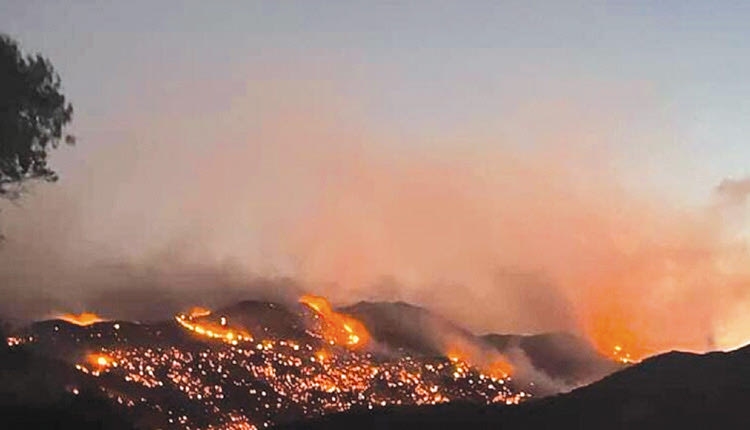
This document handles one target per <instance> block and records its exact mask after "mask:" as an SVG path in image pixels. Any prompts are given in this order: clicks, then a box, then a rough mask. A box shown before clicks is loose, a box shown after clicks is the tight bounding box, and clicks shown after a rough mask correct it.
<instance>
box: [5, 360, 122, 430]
mask: <svg viewBox="0 0 750 430" xmlns="http://www.w3.org/2000/svg"><path fill="white" fill-rule="evenodd" d="M0 428H3V429H9V430H10V429H19V430H20V429H24V430H26V429H76V430H87V429H113V430H120V429H122V430H126V429H132V428H133V426H132V424H131V422H130V421H129V420H128V418H127V416H126V412H125V410H124V409H118V408H115V407H114V406H113V405H112V404H111V402H109V401H108V400H107V399H106V398H105V397H104V396H103V395H102V393H101V391H99V389H98V388H97V386H96V384H95V383H93V382H92V381H87V380H86V379H85V378H82V377H81V375H80V373H78V372H76V371H75V370H74V369H73V368H72V367H71V366H70V365H68V364H66V363H63V362H61V361H57V360H54V359H50V358H47V357H42V356H39V355H36V354H33V353H31V352H30V351H28V350H26V349H25V348H14V350H13V351H10V352H8V353H6V354H0Z"/></svg>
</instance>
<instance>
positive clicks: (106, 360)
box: [86, 354, 113, 369]
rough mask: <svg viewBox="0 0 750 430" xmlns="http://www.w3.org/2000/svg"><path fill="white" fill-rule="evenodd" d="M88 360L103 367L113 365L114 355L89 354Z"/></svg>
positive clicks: (95, 365) (91, 363) (96, 366)
mask: <svg viewBox="0 0 750 430" xmlns="http://www.w3.org/2000/svg"><path fill="white" fill-rule="evenodd" d="M86 360H87V361H88V362H89V364H90V365H92V366H93V367H95V368H98V369H103V368H105V367H109V366H111V365H112V363H113V360H112V357H110V356H108V355H105V354H89V355H88V357H86Z"/></svg>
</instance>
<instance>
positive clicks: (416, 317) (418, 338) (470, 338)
mask: <svg viewBox="0 0 750 430" xmlns="http://www.w3.org/2000/svg"><path fill="white" fill-rule="evenodd" d="M339 310H340V311H341V312H344V313H346V314H349V315H352V316H353V317H355V318H357V319H358V320H360V321H362V322H363V323H364V324H365V326H366V327H367V330H368V331H369V332H370V334H371V335H372V337H373V339H375V340H377V341H378V342H380V343H381V344H383V345H386V346H388V347H390V348H392V349H394V350H402V351H404V352H409V353H415V354H423V355H442V354H445V351H446V349H447V347H448V345H447V344H448V343H450V342H454V341H463V342H476V341H477V340H478V339H477V337H476V336H474V334H472V333H471V332H469V331H468V330H466V329H464V328H462V327H460V326H458V325H456V324H454V323H452V322H451V321H449V320H447V319H445V318H443V317H441V316H439V315H436V314H434V313H432V312H430V311H428V310H426V309H424V308H421V307H419V306H414V305H410V304H408V303H404V302H359V303H357V304H355V305H352V306H347V307H344V308H341V309H339Z"/></svg>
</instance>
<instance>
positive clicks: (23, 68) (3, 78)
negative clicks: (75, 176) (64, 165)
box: [0, 34, 75, 198]
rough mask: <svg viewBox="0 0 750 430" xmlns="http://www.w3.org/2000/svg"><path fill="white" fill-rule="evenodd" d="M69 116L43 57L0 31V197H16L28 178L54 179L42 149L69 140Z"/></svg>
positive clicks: (45, 150) (69, 110) (57, 78)
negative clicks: (24, 47)
mask: <svg viewBox="0 0 750 430" xmlns="http://www.w3.org/2000/svg"><path fill="white" fill-rule="evenodd" d="M72 118H73V107H72V106H71V104H70V103H69V102H68V101H67V100H66V99H65V96H64V95H63V94H62V93H61V92H60V76H59V75H58V74H57V73H56V72H55V69H54V67H52V64H51V63H50V62H49V60H47V59H46V58H44V57H42V56H41V55H39V54H37V55H26V54H24V53H23V52H22V51H21V49H20V48H19V46H18V43H17V42H16V41H14V40H13V39H11V38H10V37H8V36H5V35H2V34H0V197H5V198H14V197H17V196H18V194H19V192H20V190H21V184H23V183H24V182H26V181H28V180H33V179H36V180H43V181H55V180H57V174H56V173H55V172H54V171H53V170H52V169H51V168H50V167H49V165H48V163H47V155H48V152H49V151H50V150H51V149H54V148H57V147H58V145H59V144H60V142H61V141H65V142H66V143H68V144H72V143H74V142H75V138H74V137H73V136H71V135H69V134H65V133H64V128H65V126H66V125H67V124H68V123H70V121H71V119H72Z"/></svg>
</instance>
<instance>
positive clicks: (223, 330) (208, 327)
mask: <svg viewBox="0 0 750 430" xmlns="http://www.w3.org/2000/svg"><path fill="white" fill-rule="evenodd" d="M208 315H211V311H210V310H207V309H203V308H193V309H191V310H190V313H189V314H188V315H185V314H178V315H175V317H174V319H175V321H177V323H178V324H180V325H181V326H182V327H184V328H186V329H188V330H190V331H192V332H194V333H196V334H198V335H200V336H204V337H208V338H210V339H218V340H222V341H224V342H226V343H229V344H232V345H237V344H238V343H239V342H244V341H251V340H253V337H252V336H251V335H250V333H248V332H247V331H245V330H242V329H238V328H232V327H230V326H229V325H228V322H227V318H226V317H221V320H220V323H219V324H214V323H210V322H204V321H201V322H198V321H196V319H197V318H201V317H205V316H208Z"/></svg>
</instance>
